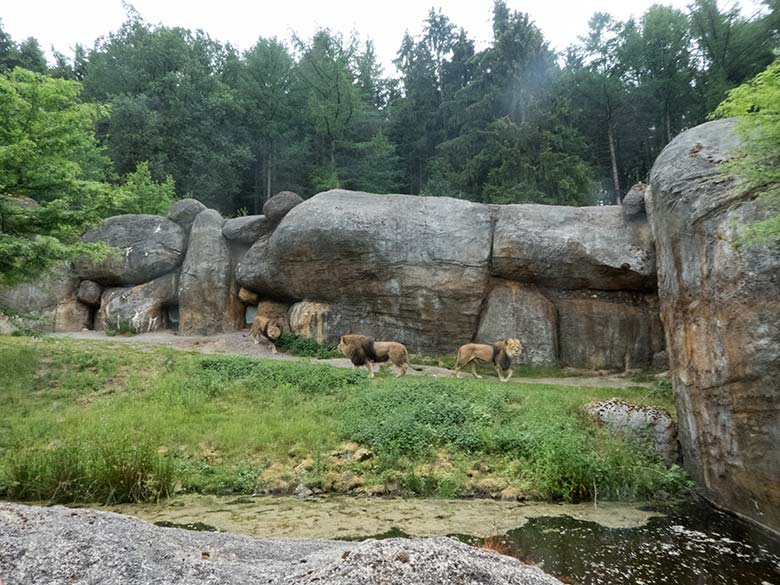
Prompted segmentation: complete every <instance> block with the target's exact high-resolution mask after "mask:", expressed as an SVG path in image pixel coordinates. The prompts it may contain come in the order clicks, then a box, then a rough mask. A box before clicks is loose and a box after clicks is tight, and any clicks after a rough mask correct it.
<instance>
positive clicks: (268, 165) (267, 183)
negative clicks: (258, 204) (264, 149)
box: [265, 152, 271, 201]
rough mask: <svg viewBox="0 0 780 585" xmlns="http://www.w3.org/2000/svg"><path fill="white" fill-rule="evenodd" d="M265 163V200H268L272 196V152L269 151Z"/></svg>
mask: <svg viewBox="0 0 780 585" xmlns="http://www.w3.org/2000/svg"><path fill="white" fill-rule="evenodd" d="M265 160H266V165H265V200H266V201H268V200H269V199H270V198H271V153H270V152H269V153H268V156H267V157H266V159H265Z"/></svg>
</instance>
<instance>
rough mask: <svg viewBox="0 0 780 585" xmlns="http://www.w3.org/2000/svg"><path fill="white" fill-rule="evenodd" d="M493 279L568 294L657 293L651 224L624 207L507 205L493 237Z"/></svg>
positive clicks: (500, 211)
mask: <svg viewBox="0 0 780 585" xmlns="http://www.w3.org/2000/svg"><path fill="white" fill-rule="evenodd" d="M492 267H493V274H494V275H495V276H497V277H499V278H504V279H508V280H516V281H518V282H524V283H535V284H537V285H541V286H549V287H556V288H564V289H579V288H590V289H599V290H642V291H644V290H648V291H652V290H655V286H656V282H655V247H654V245H653V239H652V234H651V231H650V228H649V226H648V224H647V222H626V220H625V218H624V217H623V211H622V209H621V207H620V206H617V205H611V206H609V205H608V206H603V207H563V206H557V205H503V206H501V207H499V208H498V220H497V222H496V228H495V236H494V238H493V262H492Z"/></svg>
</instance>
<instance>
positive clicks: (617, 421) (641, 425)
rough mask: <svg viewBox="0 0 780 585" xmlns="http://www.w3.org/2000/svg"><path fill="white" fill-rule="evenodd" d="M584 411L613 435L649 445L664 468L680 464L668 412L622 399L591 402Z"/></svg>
mask: <svg viewBox="0 0 780 585" xmlns="http://www.w3.org/2000/svg"><path fill="white" fill-rule="evenodd" d="M583 409H584V410H585V413H586V414H587V415H588V416H590V417H591V418H592V419H594V420H595V421H597V422H598V423H600V424H603V425H606V426H607V427H609V428H610V429H611V430H612V431H614V432H617V433H620V434H622V435H625V436H626V437H628V438H630V439H632V440H635V441H640V442H646V443H648V444H649V445H650V446H651V447H652V448H653V449H654V450H655V452H656V454H657V455H658V456H659V457H660V458H661V459H662V460H663V461H664V462H665V463H666V464H667V465H672V464H674V463H677V461H678V460H679V457H680V452H679V448H678V446H677V425H675V423H674V420H673V419H672V417H671V416H670V415H669V413H668V412H664V411H663V410H660V409H658V408H654V407H652V406H644V405H639V404H632V403H630V402H627V401H625V400H623V399H622V398H610V399H609V400H600V401H597V402H590V403H588V404H586V405H585V406H584V407H583Z"/></svg>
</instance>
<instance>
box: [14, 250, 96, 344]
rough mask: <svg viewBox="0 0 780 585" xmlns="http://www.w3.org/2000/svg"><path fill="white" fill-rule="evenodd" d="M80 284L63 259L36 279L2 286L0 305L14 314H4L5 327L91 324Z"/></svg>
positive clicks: (48, 328) (46, 328)
mask: <svg viewBox="0 0 780 585" xmlns="http://www.w3.org/2000/svg"><path fill="white" fill-rule="evenodd" d="M78 287H79V279H78V277H77V276H76V275H75V274H73V272H72V270H71V267H70V265H69V264H68V263H66V262H61V263H58V264H55V265H54V266H53V267H52V268H51V269H50V270H49V271H48V272H47V273H45V274H43V275H42V276H40V277H39V278H37V279H35V280H32V281H30V282H25V283H22V284H19V285H17V286H14V287H9V288H0V305H3V306H4V307H7V308H9V309H11V312H12V313H13V314H14V315H13V316H11V317H3V320H4V321H5V322H6V323H5V327H6V328H7V330H8V331H14V330H15V329H17V328H23V329H31V330H33V331H39V332H42V333H50V332H52V331H81V330H82V329H84V328H89V327H90V326H91V320H90V310H89V307H88V306H87V305H85V304H84V303H82V302H81V301H79V299H78V298H77V294H78Z"/></svg>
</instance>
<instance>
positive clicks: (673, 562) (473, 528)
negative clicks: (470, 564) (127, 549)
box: [108, 495, 780, 585]
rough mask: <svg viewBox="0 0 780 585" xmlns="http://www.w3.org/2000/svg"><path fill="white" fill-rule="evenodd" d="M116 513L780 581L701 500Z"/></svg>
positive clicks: (563, 566)
mask: <svg viewBox="0 0 780 585" xmlns="http://www.w3.org/2000/svg"><path fill="white" fill-rule="evenodd" d="M108 509H110V510H112V511H116V512H120V513H123V514H129V515H132V516H137V517H140V518H143V519H145V520H148V521H150V522H154V523H156V524H158V525H161V526H177V527H183V528H190V529H193V530H222V531H229V532H239V533H244V534H251V535H255V536H276V537H298V538H331V539H333V538H336V539H349V540H362V539H365V538H382V537H388V536H418V537H424V536H434V535H450V536H455V537H457V538H460V539H462V540H465V541H467V542H470V543H472V544H475V545H477V546H482V545H486V546H489V547H491V548H494V549H497V550H499V551H500V552H503V553H504V554H508V555H510V556H514V557H517V558H519V559H521V560H523V561H525V562H530V563H534V564H536V565H539V566H540V567H541V568H543V569H544V570H545V571H547V572H548V573H551V574H553V575H555V576H557V577H559V578H561V579H562V580H564V581H565V582H568V583H578V584H582V585H602V584H610V585H622V584H626V585H628V584H632V585H636V584H645V585H656V584H657V585H662V584H675V585H689V584H690V585H694V584H696V585H700V584H704V583H706V584H710V583H712V584H723V585H743V584H755V585H780V541H779V540H777V539H775V538H774V537H772V536H770V535H768V534H766V533H763V532H761V531H759V530H757V529H754V528H753V527H751V526H749V525H747V524H745V523H743V522H741V521H739V520H737V519H736V518H734V517H732V516H730V515H728V514H724V513H721V512H718V511H716V510H714V509H713V508H711V507H709V506H707V505H706V504H704V503H702V502H691V501H687V502H680V503H677V504H669V503H663V504H653V503H615V502H605V503H600V504H598V505H597V506H594V505H593V504H576V505H567V504H549V503H519V502H497V501H492V500H444V499H401V498H368V497H359V498H358V497H349V496H326V497H316V498H304V499H299V498H294V497H282V496H256V497H224V496H197V495H189V496H182V497H177V498H174V499H171V500H168V501H166V502H164V503H161V504H155V505H153V504H141V505H123V506H112V507H110V508H108Z"/></svg>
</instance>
